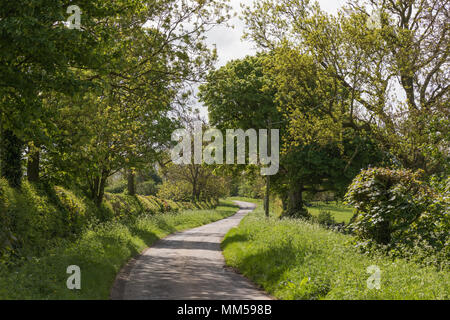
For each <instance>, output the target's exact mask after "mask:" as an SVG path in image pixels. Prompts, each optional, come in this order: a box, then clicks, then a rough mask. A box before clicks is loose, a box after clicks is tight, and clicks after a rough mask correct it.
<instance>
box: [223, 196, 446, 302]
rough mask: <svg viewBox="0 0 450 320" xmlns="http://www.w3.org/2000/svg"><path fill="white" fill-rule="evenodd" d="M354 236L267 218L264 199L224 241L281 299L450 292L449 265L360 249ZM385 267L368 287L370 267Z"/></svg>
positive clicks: (230, 258) (228, 253)
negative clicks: (377, 284) (439, 266)
mask: <svg viewBox="0 0 450 320" xmlns="http://www.w3.org/2000/svg"><path fill="white" fill-rule="evenodd" d="M351 239H352V238H351V236H348V235H343V234H341V233H337V232H334V231H331V230H329V229H326V228H323V227H321V226H319V225H318V224H312V223H310V222H307V221H302V220H298V219H295V220H293V219H283V220H279V219H276V218H274V217H272V218H270V219H267V218H265V216H264V212H263V210H262V207H261V205H259V206H258V208H257V209H256V210H255V211H254V212H253V213H250V214H249V215H248V216H247V217H245V218H244V219H243V221H242V222H241V224H240V225H239V227H238V228H234V229H232V230H231V231H230V232H229V233H228V234H227V235H226V237H225V239H224V241H223V242H222V248H223V252H224V256H225V260H226V262H227V264H228V265H229V266H230V267H232V268H236V269H237V270H239V272H241V273H242V274H244V275H245V276H246V277H248V278H250V279H251V280H253V281H254V282H255V283H257V284H258V285H260V286H261V287H262V288H264V290H266V291H267V292H269V293H270V294H272V295H273V296H275V297H276V298H278V299H288V300H291V299H292V300H297V299H305V300H311V299H313V300H317V299H331V300H341V299H342V300H355V299H356V300H371V299H377V300H391V299H393V300H405V299H442V300H447V299H449V298H450V296H449V294H450V281H449V280H450V272H449V270H440V271H438V270H436V268H435V267H434V266H432V267H426V266H422V265H420V264H417V263H413V262H409V261H407V260H405V259H391V258H390V257H386V256H384V255H380V254H374V255H367V254H361V253H358V251H357V250H355V249H354V247H353V246H352V244H351ZM371 265H377V266H378V267H379V268H380V269H381V283H380V285H381V288H380V289H379V290H378V289H369V288H368V287H367V280H368V278H369V277H370V275H371V274H370V273H367V271H366V270H367V267H369V266H371Z"/></svg>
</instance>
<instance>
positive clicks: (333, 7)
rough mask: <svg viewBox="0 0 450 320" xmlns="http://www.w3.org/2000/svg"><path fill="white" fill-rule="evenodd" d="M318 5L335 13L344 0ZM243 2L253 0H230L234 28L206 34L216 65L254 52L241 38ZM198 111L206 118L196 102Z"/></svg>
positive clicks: (204, 110)
mask: <svg viewBox="0 0 450 320" xmlns="http://www.w3.org/2000/svg"><path fill="white" fill-rule="evenodd" d="M318 2H319V4H320V7H321V8H322V9H323V10H324V11H327V12H328V13H331V14H335V13H336V12H337V10H338V9H339V8H340V7H342V6H343V5H344V3H345V2H346V1H345V0H318ZM241 3H244V4H247V5H252V4H253V0H231V1H230V5H231V6H232V7H233V10H235V11H236V12H237V13H238V15H237V16H236V17H234V18H233V19H232V20H231V21H229V24H231V25H233V26H234V28H231V27H226V26H220V27H216V28H214V29H213V30H211V31H210V32H209V33H208V35H207V41H206V42H207V44H208V45H210V46H212V45H216V47H217V54H218V58H219V61H218V63H217V64H216V67H217V68H218V67H221V66H223V65H225V64H226V63H227V62H228V61H230V60H233V59H240V58H244V57H245V56H247V55H253V54H255V53H256V49H255V48H254V45H253V44H252V43H251V42H248V41H245V40H242V35H243V32H244V28H245V26H244V23H243V22H242V21H241V20H240V19H239V15H240V13H241V7H240V4H241ZM198 107H199V109H200V113H201V115H202V116H203V117H205V119H207V118H208V116H207V114H208V112H207V109H206V108H205V107H202V106H201V105H200V104H198Z"/></svg>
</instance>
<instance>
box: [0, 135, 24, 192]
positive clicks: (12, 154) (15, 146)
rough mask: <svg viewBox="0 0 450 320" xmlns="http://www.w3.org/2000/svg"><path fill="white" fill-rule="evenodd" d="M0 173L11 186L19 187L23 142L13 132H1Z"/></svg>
mask: <svg viewBox="0 0 450 320" xmlns="http://www.w3.org/2000/svg"><path fill="white" fill-rule="evenodd" d="M0 135H1V139H0V151H1V152H0V174H1V176H3V177H4V178H5V179H6V180H8V182H9V183H10V185H11V186H13V187H15V188H18V187H20V184H21V179H22V163H21V159H22V151H23V142H22V141H20V139H19V138H18V137H17V136H16V135H15V134H14V132H12V131H11V130H6V131H3V132H0Z"/></svg>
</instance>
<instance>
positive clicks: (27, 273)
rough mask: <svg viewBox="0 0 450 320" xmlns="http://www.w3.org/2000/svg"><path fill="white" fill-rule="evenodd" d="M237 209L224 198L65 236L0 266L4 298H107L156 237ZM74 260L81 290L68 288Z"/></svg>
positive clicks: (212, 220)
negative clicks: (208, 205) (205, 206)
mask: <svg viewBox="0 0 450 320" xmlns="http://www.w3.org/2000/svg"><path fill="white" fill-rule="evenodd" d="M236 211H237V207H236V206H235V205H234V204H233V203H232V202H231V201H221V203H220V205H219V206H218V207H217V208H216V209H215V210H189V211H181V212H179V213H164V214H153V215H150V214H149V215H142V216H139V217H135V218H130V219H128V220H121V221H111V222H106V223H103V224H100V225H98V226H93V227H91V228H89V229H87V230H86V231H85V232H83V233H82V234H81V236H80V237H79V238H78V239H77V240H76V241H75V242H73V241H69V240H61V242H60V243H59V244H58V245H57V246H55V247H54V248H52V249H48V250H47V251H46V252H45V253H44V254H43V255H41V256H40V257H30V258H24V261H23V262H22V263H21V264H20V267H17V268H13V269H12V268H11V267H9V268H7V267H5V266H1V265H0V299H64V300H66V299H108V297H109V293H110V288H111V286H112V284H113V282H114V279H115V276H116V274H117V273H118V272H119V270H120V269H121V268H122V266H123V265H124V264H125V263H126V262H127V261H128V260H129V259H130V258H132V257H133V256H136V255H137V254H138V253H140V252H142V250H143V249H145V248H146V247H148V246H150V245H151V244H153V243H154V242H155V241H156V240H158V239H161V238H163V237H165V236H167V235H168V234H170V233H173V232H176V231H181V230H185V229H190V228H194V227H197V226H200V225H204V224H207V223H211V222H214V221H217V220H220V219H223V218H226V217H228V216H231V215H233V214H234V213H235V212H236ZM70 265H77V266H79V267H80V269H81V290H69V289H67V286H66V281H67V279H68V277H69V276H70V275H69V274H67V273H66V270H67V267H68V266H70Z"/></svg>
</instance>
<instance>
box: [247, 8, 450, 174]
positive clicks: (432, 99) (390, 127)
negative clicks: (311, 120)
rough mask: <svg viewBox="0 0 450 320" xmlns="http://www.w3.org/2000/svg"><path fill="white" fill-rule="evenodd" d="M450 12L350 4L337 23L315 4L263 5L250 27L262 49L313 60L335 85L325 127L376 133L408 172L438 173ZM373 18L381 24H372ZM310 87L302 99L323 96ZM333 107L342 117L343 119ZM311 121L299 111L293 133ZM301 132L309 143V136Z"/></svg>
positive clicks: (444, 153) (324, 109)
mask: <svg viewBox="0 0 450 320" xmlns="http://www.w3.org/2000/svg"><path fill="white" fill-rule="evenodd" d="M371 9H372V10H371ZM449 9H450V7H449V2H448V0H408V1H390V0H385V1H380V2H379V1H375V0H370V1H368V2H366V3H363V2H362V1H348V2H347V5H346V6H345V7H344V8H343V9H342V10H340V11H339V13H338V15H337V16H330V15H328V14H326V13H324V12H323V11H321V9H320V7H319V6H318V5H317V4H311V2H310V1H308V0H298V1H287V0H281V1H272V0H263V1H258V2H255V4H254V6H253V8H250V7H247V9H246V10H245V21H246V24H247V26H248V32H247V37H249V38H250V39H252V40H254V41H255V42H256V43H257V44H258V46H259V47H260V48H261V49H264V50H267V49H270V50H274V49H276V48H280V47H288V48H290V49H294V50H295V51H297V52H298V54H299V55H301V54H304V53H309V54H310V55H311V57H312V58H313V61H314V63H315V64H316V65H317V66H318V67H319V68H320V70H319V71H320V72H321V73H322V75H323V77H321V78H322V79H328V80H327V82H328V84H331V87H330V86H325V88H326V90H329V92H330V93H331V94H330V97H329V98H330V99H329V100H328V101H327V103H325V104H323V105H322V106H320V108H318V110H319V111H320V112H321V114H322V115H323V116H324V117H326V118H328V119H327V121H326V122H325V123H328V124H332V127H336V128H339V127H347V128H350V129H352V130H356V131H367V130H370V131H372V132H373V133H374V134H375V136H376V137H377V141H378V142H379V144H380V145H381V146H382V147H383V148H384V149H385V150H387V151H389V152H390V153H392V154H393V155H394V156H395V157H396V159H397V160H398V162H400V163H402V164H403V165H404V166H405V167H408V168H422V169H424V170H425V171H426V172H428V173H434V172H442V171H445V170H448V163H449V150H448V148H447V146H448V138H449V134H448V131H449V130H448V121H447V120H446V119H448V116H449V108H448V105H449V103H448V99H449V86H448V72H447V71H446V70H448V66H449V28H448V20H449V19H448V17H449ZM376 12H379V14H377V13H376ZM373 14H376V15H377V16H375V17H374V19H375V21H377V20H378V22H379V23H378V24H374V23H368V22H369V17H371V16H372V18H373ZM374 19H371V20H374ZM279 62H280V66H281V67H282V68H284V69H285V70H287V71H288V70H289V69H291V68H296V69H297V70H298V69H299V68H298V67H296V65H295V64H292V63H290V62H289V60H282V61H279ZM283 66H284V67H283ZM286 74H290V76H289V77H285V78H287V79H289V80H287V79H285V81H284V83H285V84H286V85H290V84H289V81H291V80H292V79H294V78H295V75H294V74H293V72H292V71H290V73H288V72H285V73H284V74H283V75H280V76H285V75H286ZM302 84H304V82H303V81H299V86H298V87H297V89H296V90H295V92H296V93H298V94H300V93H301V92H305V91H308V90H309V91H310V92H311V94H312V95H319V96H323V93H324V90H322V89H323V87H321V86H318V87H316V88H315V90H310V88H308V87H306V86H304V85H302ZM290 87H291V88H292V85H290ZM318 90H319V91H318ZM331 104H333V105H335V106H336V108H334V109H335V110H338V108H340V109H341V111H340V112H339V114H338V115H339V116H338V117H337V116H336V114H330V112H329V110H330V105H331ZM291 107H292V108H293V109H295V106H291ZM326 118H324V119H326ZM303 120H304V119H298V118H296V117H295V110H293V116H292V117H291V125H292V127H295V128H303V127H304V124H303ZM430 123H432V126H430ZM323 128H324V129H325V128H326V126H324V127H323ZM298 132H299V139H302V138H303V136H304V134H305V131H304V130H299V131H298Z"/></svg>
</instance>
